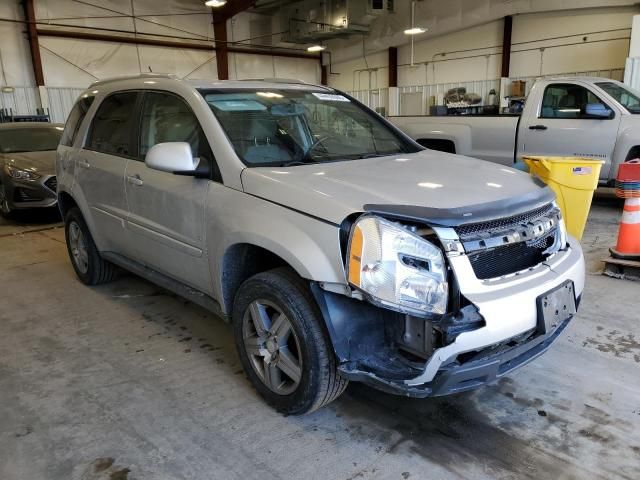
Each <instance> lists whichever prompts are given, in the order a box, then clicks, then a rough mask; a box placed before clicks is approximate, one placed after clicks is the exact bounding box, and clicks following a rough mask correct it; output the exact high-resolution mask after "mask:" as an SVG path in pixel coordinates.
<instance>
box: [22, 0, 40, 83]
mask: <svg viewBox="0 0 640 480" xmlns="http://www.w3.org/2000/svg"><path fill="white" fill-rule="evenodd" d="M22 6H23V8H24V19H25V20H26V22H27V36H28V38H29V49H30V50H31V63H32V65H33V76H34V78H35V80H36V85H37V86H38V87H41V86H43V85H44V73H43V71H42V59H41V58H40V44H39V43H38V31H37V29H36V13H35V8H34V6H33V0H23V2H22Z"/></svg>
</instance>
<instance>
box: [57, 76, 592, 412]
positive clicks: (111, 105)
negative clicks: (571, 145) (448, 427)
mask: <svg viewBox="0 0 640 480" xmlns="http://www.w3.org/2000/svg"><path fill="white" fill-rule="evenodd" d="M65 137H66V138H68V139H69V141H68V142H65V144H63V145H61V146H60V147H59V149H58V155H57V178H58V185H59V187H58V199H59V205H60V209H61V211H62V214H63V217H64V219H65V225H66V227H65V228H66V238H67V245H68V250H69V256H70V258H71V262H72V264H73V267H74V269H75V271H76V273H77V275H78V277H79V278H80V280H81V281H82V282H84V283H86V284H88V285H95V284H98V283H102V282H106V281H109V280H111V279H113V278H114V276H115V275H116V272H117V268H118V267H120V268H124V269H126V270H129V271H131V272H134V273H136V274H138V275H140V276H142V277H145V278H147V279H149V280H150V281H152V282H154V283H156V284H159V285H161V286H162V287H164V288H166V289H168V290H171V291H173V292H176V293H178V294H180V295H183V296H184V297H186V298H188V299H190V300H192V301H193V302H195V303H198V304H200V305H203V306H204V307H206V308H208V309H210V310H211V311H213V312H215V313H217V314H219V315H220V316H221V317H222V318H224V319H226V320H227V321H229V322H231V323H232V324H233V329H234V334H235V342H236V346H237V349H238V353H239V355H240V358H241V361H242V364H243V366H244V369H245V371H246V373H247V375H248V377H249V378H250V380H251V381H252V383H253V384H254V385H255V387H256V389H257V390H258V392H259V393H260V394H261V395H262V396H263V397H264V398H265V400H266V401H267V402H268V403H270V404H271V405H273V406H274V407H275V408H276V409H278V410H279V411H282V412H286V413H289V414H301V413H305V412H310V411H312V410H314V409H317V408H319V407H321V406H323V405H326V404H327V403H329V402H331V401H332V400H334V399H335V398H337V397H338V396H339V395H340V394H341V393H342V392H343V391H344V389H345V387H346V386H347V383H348V381H349V380H355V381H362V382H365V383H367V384H370V385H372V386H374V387H376V388H379V389H382V390H385V391H387V392H392V393H396V394H400V395H408V396H413V397H427V396H435V395H445V394H449V393H454V392H459V391H463V390H467V389H470V388H474V387H476V386H479V385H482V384H485V383H487V382H490V381H492V380H495V379H496V378H497V377H500V376H502V375H505V374H507V373H508V372H510V371H511V370H513V369H514V368H516V367H519V366H521V365H523V364H525V363H526V362H528V361H529V360H532V359H533V358H535V357H537V356H538V355H540V354H541V353H543V352H544V351H545V350H546V349H547V348H548V347H549V345H550V344H551V343H552V342H553V341H554V340H555V339H556V338H557V337H558V336H559V335H560V333H561V332H562V330H564V328H565V327H566V326H567V324H568V323H569V321H570V320H571V318H572V317H573V316H574V314H575V312H576V307H577V305H578V303H579V300H580V295H581V293H582V290H583V287H584V260H583V256H582V251H581V248H580V245H579V244H578V242H577V241H576V240H575V239H573V238H571V237H568V236H567V234H566V230H565V226H564V222H563V220H562V217H561V215H560V212H559V210H558V208H557V206H556V204H555V202H554V197H553V194H552V193H551V191H550V190H549V189H548V188H546V187H544V186H543V185H540V184H539V183H537V182H536V181H535V180H534V179H532V178H531V177H530V176H529V175H527V174H524V173H522V172H519V171H516V170H513V169H511V168H506V167H503V166H499V165H495V164H492V163H488V162H484V161H480V160H476V159H472V158H467V157H462V156H458V155H451V154H446V153H442V152H435V151H431V150H425V149H424V148H423V147H421V146H420V145H418V144H416V143H415V142H413V141H412V140H411V139H410V138H408V137H407V136H406V135H404V134H403V133H401V132H400V131H399V130H398V129H397V128H395V127H394V126H392V125H390V124H389V123H388V122H387V121H386V120H385V119H384V118H382V117H380V116H379V115H377V114H376V113H374V112H372V111H371V110H369V109H367V108H366V107H364V106H363V105H361V104H360V103H359V102H358V101H356V100H354V99H353V98H351V97H349V96H348V95H346V94H344V93H341V92H338V91H336V90H333V89H331V88H327V87H322V86H316V85H309V84H302V83H299V82H295V81H284V80H269V81H227V82H210V83H205V82H200V83H193V82H188V81H182V80H178V79H175V78H172V77H171V76H162V75H143V76H137V77H133V78H124V79H117V80H108V81H102V82H98V83H94V84H93V85H92V86H91V87H90V88H89V90H87V91H86V93H84V94H83V95H82V96H81V98H80V99H79V100H78V102H77V104H76V105H75V107H74V109H73V111H72V113H71V115H70V117H69V120H68V121H67V124H66V127H65ZM116 266H117V267H116Z"/></svg>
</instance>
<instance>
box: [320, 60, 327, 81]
mask: <svg viewBox="0 0 640 480" xmlns="http://www.w3.org/2000/svg"><path fill="white" fill-rule="evenodd" d="M328 70H329V69H328V67H327V66H326V65H322V62H321V63H320V84H321V85H329V74H328Z"/></svg>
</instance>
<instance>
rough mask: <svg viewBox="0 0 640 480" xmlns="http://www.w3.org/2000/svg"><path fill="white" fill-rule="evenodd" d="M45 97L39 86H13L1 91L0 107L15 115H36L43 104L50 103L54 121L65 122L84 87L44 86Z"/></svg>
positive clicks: (49, 111) (50, 111)
mask: <svg viewBox="0 0 640 480" xmlns="http://www.w3.org/2000/svg"><path fill="white" fill-rule="evenodd" d="M43 90H44V92H43V95H44V96H46V97H47V98H43V99H42V102H41V101H40V100H41V99H40V92H39V91H38V88H37V87H12V91H6V92H5V91H0V108H2V109H6V111H7V113H13V115H35V114H36V113H37V109H38V108H40V105H41V104H44V105H45V109H46V105H47V103H48V105H49V107H48V113H49V116H50V118H51V121H52V122H54V123H64V122H65V121H66V119H67V115H69V112H70V111H71V108H73V104H74V103H75V102H76V99H77V98H78V97H79V96H80V94H81V93H82V92H83V91H84V90H85V89H84V88H66V87H44V88H43Z"/></svg>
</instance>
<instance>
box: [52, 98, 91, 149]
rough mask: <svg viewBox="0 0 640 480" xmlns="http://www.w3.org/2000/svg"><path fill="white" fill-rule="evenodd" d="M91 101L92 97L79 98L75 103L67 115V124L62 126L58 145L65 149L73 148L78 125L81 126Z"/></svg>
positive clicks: (78, 128)
mask: <svg viewBox="0 0 640 480" xmlns="http://www.w3.org/2000/svg"><path fill="white" fill-rule="evenodd" d="M93 100H94V97H86V98H81V99H80V100H78V101H77V102H76V104H75V105H74V107H73V109H72V110H71V113H69V116H68V117H67V122H66V123H65V125H64V132H62V138H61V139H60V145H65V146H67V147H71V146H73V142H74V141H75V139H76V135H77V134H78V130H80V125H82V121H83V120H84V117H85V116H86V115H87V112H88V111H89V107H91V104H92V103H93Z"/></svg>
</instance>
